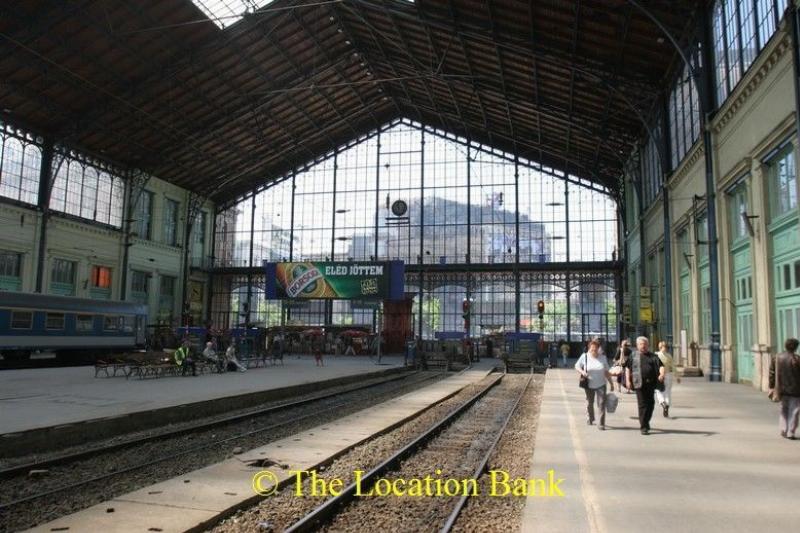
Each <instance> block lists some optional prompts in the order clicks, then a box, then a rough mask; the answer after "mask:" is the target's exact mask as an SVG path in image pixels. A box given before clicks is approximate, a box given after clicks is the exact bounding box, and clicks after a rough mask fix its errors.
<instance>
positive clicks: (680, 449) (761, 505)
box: [522, 370, 800, 533]
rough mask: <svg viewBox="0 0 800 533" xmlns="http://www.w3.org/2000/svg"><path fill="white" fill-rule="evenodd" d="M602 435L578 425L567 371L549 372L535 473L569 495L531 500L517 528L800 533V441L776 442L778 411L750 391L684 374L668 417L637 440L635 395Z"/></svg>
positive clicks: (574, 388) (581, 414)
mask: <svg viewBox="0 0 800 533" xmlns="http://www.w3.org/2000/svg"><path fill="white" fill-rule="evenodd" d="M620 398H621V401H620V404H619V407H618V409H617V412H616V413H614V414H609V415H607V419H606V424H607V427H608V429H607V431H598V429H597V426H587V425H586V422H585V419H586V417H585V397H584V393H583V390H581V389H580V388H579V387H578V379H577V375H576V373H575V372H574V371H573V370H555V371H550V372H548V374H547V378H546V381H545V388H544V393H543V399H542V409H541V414H540V418H539V423H538V430H537V435H536V443H535V449H534V452H533V467H532V470H531V474H530V475H531V477H533V476H541V475H542V474H543V473H545V472H546V471H547V470H548V469H551V468H552V469H554V470H555V473H556V476H557V477H559V478H563V479H564V481H563V483H562V485H561V488H562V490H563V491H564V493H565V495H566V496H565V497H564V498H540V499H530V500H529V501H528V503H527V505H526V507H525V513H524V520H523V528H522V531H524V532H534V531H549V532H559V531H564V532H571V533H572V532H600V533H607V532H608V533H611V532H615V533H616V532H620V533H621V532H627V531H647V532H648V533H657V532H661V531H663V532H670V533H672V532H675V531H704V532H715V531H719V532H723V531H724V532H726V533H736V532H752V531H796V530H797V527H798V517H799V516H800V515H798V512H797V488H798V480H800V461H798V457H800V440H798V441H790V440H787V439H783V438H781V437H780V436H779V435H778V412H777V406H776V405H775V404H772V403H771V402H769V401H768V400H767V399H766V397H765V395H764V394H763V393H759V392H757V391H754V390H753V389H751V388H750V387H747V386H745V385H734V384H725V383H709V382H708V381H706V380H705V379H704V378H685V379H684V380H683V383H682V384H680V385H675V386H674V387H673V407H672V408H671V411H670V416H671V418H670V419H664V418H663V416H662V414H661V409H659V408H658V406H656V413H655V414H654V415H653V420H652V424H651V425H652V428H653V430H652V432H651V434H650V435H647V436H645V435H641V434H640V432H639V424H638V419H637V418H636V396H635V395H632V394H630V395H625V394H622V395H620Z"/></svg>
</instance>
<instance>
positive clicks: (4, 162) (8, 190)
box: [0, 123, 42, 205]
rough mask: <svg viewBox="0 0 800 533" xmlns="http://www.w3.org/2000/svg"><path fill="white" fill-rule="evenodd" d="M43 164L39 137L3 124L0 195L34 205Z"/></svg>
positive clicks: (0, 129)
mask: <svg viewBox="0 0 800 533" xmlns="http://www.w3.org/2000/svg"><path fill="white" fill-rule="evenodd" d="M41 166H42V149H41V146H40V143H39V140H38V139H36V138H34V137H33V136H32V135H30V134H27V133H25V132H23V131H20V130H17V129H16V128H13V127H11V126H8V125H5V124H2V123H0V196H2V197H4V198H10V199H12V200H17V201H19V202H24V203H26V204H34V205H35V204H36V203H37V202H38V197H39V174H40V172H41Z"/></svg>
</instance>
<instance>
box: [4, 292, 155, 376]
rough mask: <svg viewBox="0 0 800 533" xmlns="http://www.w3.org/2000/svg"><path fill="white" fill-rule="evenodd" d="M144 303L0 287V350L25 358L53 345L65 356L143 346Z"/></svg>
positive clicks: (91, 356)
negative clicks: (1, 289) (35, 292)
mask: <svg viewBox="0 0 800 533" xmlns="http://www.w3.org/2000/svg"><path fill="white" fill-rule="evenodd" d="M146 322H147V308H146V306H144V305H141V304H138V303H132V302H118V301H111V300H91V299H84V298H72V297H67V296H53V295H50V294H34V293H20V292H6V291H2V292H0V353H2V355H3V358H4V359H6V360H17V361H19V360H26V359H29V358H30V356H31V353H33V352H35V351H37V350H39V351H52V352H54V353H55V354H56V357H57V358H59V359H61V360H65V361H69V360H72V361H75V360H81V361H91V360H94V359H95V358H98V357H106V356H108V354H110V353H115V352H125V351H129V350H133V349H137V348H143V347H144V346H145V343H146V331H145V326H146Z"/></svg>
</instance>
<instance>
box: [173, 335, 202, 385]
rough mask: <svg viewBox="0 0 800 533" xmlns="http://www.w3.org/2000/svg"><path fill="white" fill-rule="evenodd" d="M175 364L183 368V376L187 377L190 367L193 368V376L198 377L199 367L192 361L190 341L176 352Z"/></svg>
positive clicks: (184, 343) (185, 342)
mask: <svg viewBox="0 0 800 533" xmlns="http://www.w3.org/2000/svg"><path fill="white" fill-rule="evenodd" d="M175 364H176V365H178V366H179V367H181V369H182V370H181V375H183V376H185V375H186V371H187V370H188V369H189V367H191V368H192V375H193V376H197V365H196V364H195V362H194V359H192V354H191V352H190V350H189V341H183V343H182V344H181V347H180V348H178V349H177V350H175Z"/></svg>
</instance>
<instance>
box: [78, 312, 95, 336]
mask: <svg viewBox="0 0 800 533" xmlns="http://www.w3.org/2000/svg"><path fill="white" fill-rule="evenodd" d="M93 329H94V317H93V316H92V315H78V316H77V317H76V318H75V330H76V331H79V332H80V331H83V332H86V331H92V330H93Z"/></svg>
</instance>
